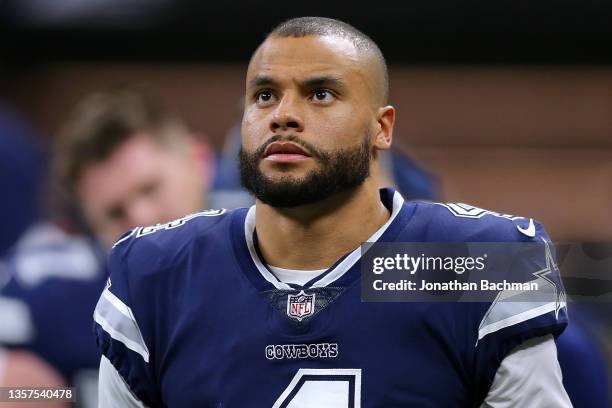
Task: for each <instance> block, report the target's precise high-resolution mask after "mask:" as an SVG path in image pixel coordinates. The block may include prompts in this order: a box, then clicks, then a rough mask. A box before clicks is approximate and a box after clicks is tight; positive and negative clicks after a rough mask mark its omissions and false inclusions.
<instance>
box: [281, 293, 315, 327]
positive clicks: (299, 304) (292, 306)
mask: <svg viewBox="0 0 612 408" xmlns="http://www.w3.org/2000/svg"><path fill="white" fill-rule="evenodd" d="M314 308H315V294H314V293H313V294H311V295H307V294H306V293H304V291H303V290H302V291H300V293H298V294H297V295H289V297H288V298H287V316H289V317H292V318H294V319H297V320H298V321H300V322H301V321H302V319H304V318H306V317H308V316H312V314H313V313H314Z"/></svg>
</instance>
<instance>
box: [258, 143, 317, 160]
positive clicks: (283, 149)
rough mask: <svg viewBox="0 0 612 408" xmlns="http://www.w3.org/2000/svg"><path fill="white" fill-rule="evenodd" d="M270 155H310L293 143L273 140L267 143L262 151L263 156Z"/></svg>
mask: <svg viewBox="0 0 612 408" xmlns="http://www.w3.org/2000/svg"><path fill="white" fill-rule="evenodd" d="M272 155H301V156H306V157H310V154H308V152H306V151H305V150H304V149H302V148H301V147H300V146H298V145H296V144H293V143H288V142H286V143H279V142H275V143H272V144H271V145H269V146H268V147H267V148H266V151H265V153H264V157H269V156H272Z"/></svg>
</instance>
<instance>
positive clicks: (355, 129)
mask: <svg viewBox="0 0 612 408" xmlns="http://www.w3.org/2000/svg"><path fill="white" fill-rule="evenodd" d="M309 119H310V120H309V121H308V122H307V125H306V133H307V134H309V135H312V136H313V137H316V138H317V140H318V141H319V142H320V144H321V146H322V147H325V146H330V147H331V146H333V147H340V146H343V145H344V146H350V145H354V144H355V143H356V142H357V141H360V140H361V138H362V137H363V134H364V132H365V131H366V129H367V126H368V123H367V122H366V121H365V120H364V115H363V113H361V112H359V111H356V110H355V109H352V107H351V106H342V107H339V108H338V109H334V110H331V109H330V110H323V111H322V112H320V113H319V114H318V115H316V116H313V117H311V118H309Z"/></svg>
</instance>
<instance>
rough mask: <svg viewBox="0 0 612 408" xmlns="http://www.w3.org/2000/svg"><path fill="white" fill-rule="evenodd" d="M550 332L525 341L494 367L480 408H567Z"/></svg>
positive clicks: (555, 348) (566, 397) (565, 393)
mask: <svg viewBox="0 0 612 408" xmlns="http://www.w3.org/2000/svg"><path fill="white" fill-rule="evenodd" d="M571 406H572V403H571V402H570V399H569V397H568V395H567V392H566V391H565V388H564V387H563V382H562V375H561V367H560V366H559V361H558V360H557V346H556V344H555V341H554V339H553V337H552V335H550V334H549V335H547V336H544V337H537V338H534V339H530V340H527V341H526V342H524V343H523V344H521V345H520V346H519V347H517V348H515V349H514V350H513V351H512V352H511V353H510V354H508V356H506V358H505V359H504V360H503V361H502V363H501V365H500V366H499V368H498V369H497V373H496V374H495V378H494V379H493V384H492V385H491V388H490V389H489V394H488V395H487V397H486V398H485V401H484V402H483V404H482V405H481V408H511V407H521V408H568V407H569V408H571Z"/></svg>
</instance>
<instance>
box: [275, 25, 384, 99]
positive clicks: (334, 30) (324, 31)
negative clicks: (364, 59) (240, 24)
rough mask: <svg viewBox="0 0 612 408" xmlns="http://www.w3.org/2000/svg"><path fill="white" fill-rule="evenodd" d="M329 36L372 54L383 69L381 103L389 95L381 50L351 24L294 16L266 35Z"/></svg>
mask: <svg viewBox="0 0 612 408" xmlns="http://www.w3.org/2000/svg"><path fill="white" fill-rule="evenodd" d="M310 35H314V36H331V37H338V38H343V39H346V40H349V41H351V42H352V43H353V45H354V46H355V48H357V49H358V50H360V51H364V52H368V53H371V54H373V56H374V57H375V58H376V60H377V61H378V63H379V64H380V65H381V67H382V71H383V104H386V103H387V99H388V96H389V73H388V72H387V62H386V61H385V57H384V56H383V53H382V51H381V50H380V48H379V47H378V45H376V43H375V42H374V40H372V39H371V38H370V37H368V36H367V35H366V34H364V33H362V32H361V31H359V30H358V29H356V28H355V27H353V26H352V25H350V24H348V23H345V22H343V21H340V20H335V19H333V18H327V17H296V18H292V19H290V20H287V21H285V22H282V23H280V24H279V25H277V26H276V27H275V28H274V29H273V30H272V31H271V32H270V34H268V37H267V38H269V37H281V38H283V37H298V38H299V37H306V36H310Z"/></svg>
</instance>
